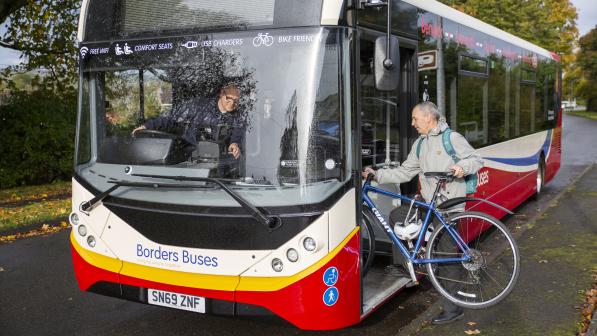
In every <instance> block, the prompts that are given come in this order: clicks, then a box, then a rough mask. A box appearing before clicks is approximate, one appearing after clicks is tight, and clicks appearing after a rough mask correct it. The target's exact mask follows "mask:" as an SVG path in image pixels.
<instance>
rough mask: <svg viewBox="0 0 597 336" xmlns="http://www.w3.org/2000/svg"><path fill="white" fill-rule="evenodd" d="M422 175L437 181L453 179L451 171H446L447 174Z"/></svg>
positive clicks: (431, 173)
mask: <svg viewBox="0 0 597 336" xmlns="http://www.w3.org/2000/svg"><path fill="white" fill-rule="evenodd" d="M423 175H425V177H435V178H436V179H438V180H447V179H449V178H451V177H454V172H453V171H447V172H426V173H424V174H423Z"/></svg>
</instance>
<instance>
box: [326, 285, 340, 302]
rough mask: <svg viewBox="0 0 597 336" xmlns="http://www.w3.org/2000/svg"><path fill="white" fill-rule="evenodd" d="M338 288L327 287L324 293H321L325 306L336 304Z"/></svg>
mask: <svg viewBox="0 0 597 336" xmlns="http://www.w3.org/2000/svg"><path fill="white" fill-rule="evenodd" d="M338 295H339V293H338V288H336V287H329V288H328V289H327V290H326V291H325V292H324V293H323V303H325V305H326V306H333V305H335V304H336V302H338Z"/></svg>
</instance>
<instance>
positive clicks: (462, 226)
mask: <svg viewBox="0 0 597 336" xmlns="http://www.w3.org/2000/svg"><path fill="white" fill-rule="evenodd" d="M448 223H449V225H450V226H451V227H452V228H454V229H455V231H456V232H457V233H458V234H459V235H460V237H462V239H463V240H464V241H465V242H467V244H468V247H469V249H470V250H469V255H470V256H471V257H472V258H471V260H470V261H467V262H457V263H433V264H427V271H428V273H429V278H430V280H431V283H432V284H433V286H434V287H435V289H436V290H437V291H438V292H439V293H440V294H441V295H443V296H444V297H445V298H447V299H448V300H450V301H451V302H453V303H454V304H456V305H458V306H461V307H464V308H473V309H479V308H486V307H489V306H492V305H495V304H496V303H498V302H500V301H501V300H503V299H504V298H505V297H506V296H508V294H510V292H511V291H512V289H514V286H515V285H516V280H517V279H518V274H519V272H520V255H519V252H518V247H517V245H516V242H515V241H514V238H512V234H510V232H509V231H508V229H507V228H506V227H505V226H504V224H502V222H500V221H499V220H497V219H496V218H494V217H491V216H489V215H486V214H483V213H480V212H463V213H459V214H456V215H454V216H452V217H450V218H449V219H448ZM462 256H464V253H463V251H461V250H460V248H459V247H458V245H457V244H456V241H455V240H454V238H452V236H451V235H450V234H449V233H448V231H447V230H446V228H445V227H444V226H443V225H442V226H441V227H438V228H436V230H435V231H434V232H433V234H432V235H431V237H430V238H429V242H428V244H427V258H428V259H441V258H444V259H445V258H460V257H462Z"/></svg>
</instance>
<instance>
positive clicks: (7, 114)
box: [0, 89, 77, 189]
mask: <svg viewBox="0 0 597 336" xmlns="http://www.w3.org/2000/svg"><path fill="white" fill-rule="evenodd" d="M76 102H77V100H76V94H75V93H65V94H63V96H58V95H57V94H56V93H54V92H51V91H47V90H43V89H41V90H38V91H34V92H24V91H16V92H13V94H12V96H11V97H10V98H9V99H8V103H7V104H6V105H4V106H0V123H1V124H0V139H1V140H0V141H1V144H2V145H1V146H0V189H5V188H10V187H14V186H19V185H33V184H43V183H49V182H52V181H55V180H58V179H68V178H69V177H70V176H71V174H72V167H73V153H74V139H75V123H76V115H77V113H76V111H77V108H76V106H77V104H76Z"/></svg>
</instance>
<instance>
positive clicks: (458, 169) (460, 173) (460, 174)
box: [450, 165, 464, 178]
mask: <svg viewBox="0 0 597 336" xmlns="http://www.w3.org/2000/svg"><path fill="white" fill-rule="evenodd" d="M450 169H452V170H453V171H454V176H456V177H458V178H461V177H463V176H464V169H462V167H460V166H459V165H453V166H452V167H450Z"/></svg>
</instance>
